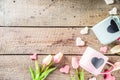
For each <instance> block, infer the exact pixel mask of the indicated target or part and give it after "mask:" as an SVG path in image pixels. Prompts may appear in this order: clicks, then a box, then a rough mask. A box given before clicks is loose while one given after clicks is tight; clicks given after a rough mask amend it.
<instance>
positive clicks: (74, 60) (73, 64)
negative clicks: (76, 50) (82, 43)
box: [72, 57, 79, 69]
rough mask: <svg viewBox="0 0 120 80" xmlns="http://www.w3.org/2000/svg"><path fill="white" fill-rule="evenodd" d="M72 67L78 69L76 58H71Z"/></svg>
mask: <svg viewBox="0 0 120 80" xmlns="http://www.w3.org/2000/svg"><path fill="white" fill-rule="evenodd" d="M72 67H73V68H74V69H77V68H78V67H79V59H78V58H77V57H72Z"/></svg>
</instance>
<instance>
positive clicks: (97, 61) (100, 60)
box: [91, 57, 104, 69]
mask: <svg viewBox="0 0 120 80" xmlns="http://www.w3.org/2000/svg"><path fill="white" fill-rule="evenodd" d="M91 62H92V64H93V66H94V67H95V68H96V69H98V68H99V67H100V66H102V64H103V63H104V59H103V58H97V57H93V58H92V60H91Z"/></svg>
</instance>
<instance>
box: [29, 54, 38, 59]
mask: <svg viewBox="0 0 120 80" xmlns="http://www.w3.org/2000/svg"><path fill="white" fill-rule="evenodd" d="M30 58H31V59H32V60H37V59H38V56H37V53H34V54H33V55H32V56H30Z"/></svg>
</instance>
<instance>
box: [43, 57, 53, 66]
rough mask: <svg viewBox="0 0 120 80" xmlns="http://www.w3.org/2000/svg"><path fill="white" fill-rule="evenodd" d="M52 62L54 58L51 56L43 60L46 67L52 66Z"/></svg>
mask: <svg viewBox="0 0 120 80" xmlns="http://www.w3.org/2000/svg"><path fill="white" fill-rule="evenodd" d="M51 61H52V56H51V55H48V56H46V57H45V58H44V59H43V62H42V63H43V64H44V65H49V64H50V62H51Z"/></svg>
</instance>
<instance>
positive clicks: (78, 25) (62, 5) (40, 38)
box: [0, 0, 120, 80]
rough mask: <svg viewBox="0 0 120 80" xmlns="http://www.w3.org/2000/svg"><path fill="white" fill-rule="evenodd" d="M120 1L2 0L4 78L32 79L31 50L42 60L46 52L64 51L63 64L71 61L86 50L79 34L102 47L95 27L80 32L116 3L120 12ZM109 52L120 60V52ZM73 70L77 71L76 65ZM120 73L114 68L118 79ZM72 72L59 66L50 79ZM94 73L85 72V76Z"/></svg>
mask: <svg viewBox="0 0 120 80" xmlns="http://www.w3.org/2000/svg"><path fill="white" fill-rule="evenodd" d="M119 4H120V0H116V2H115V4H112V5H109V6H108V5H106V4H105V2H104V0H0V26H2V27H0V80H31V76H30V73H29V70H28V67H29V66H30V65H32V66H33V67H34V63H33V62H32V61H31V60H30V58H29V56H30V55H29V54H32V53H34V52H37V53H38V54H39V61H40V63H41V60H42V59H43V58H44V57H45V55H47V54H56V53H58V52H59V51H61V52H63V53H64V54H65V56H66V58H64V60H63V64H64V63H65V64H69V65H70V61H71V57H72V56H78V57H81V56H82V53H83V52H84V50H85V47H76V46H75V39H76V37H81V38H82V39H83V40H85V41H86V43H87V44H86V47H87V46H91V47H93V48H94V49H96V50H99V48H100V47H101V46H103V45H102V44H100V42H99V41H98V40H97V38H96V37H95V35H94V34H93V32H92V31H91V30H90V31H89V34H88V35H80V33H79V32H80V30H81V29H82V28H83V27H85V26H89V28H91V26H93V25H95V24H96V23H98V22H99V21H101V20H103V19H104V18H106V17H108V16H109V14H108V11H109V10H111V9H112V8H113V7H117V8H118V16H119V15H120V14H119V13H120V5H119ZM7 26H9V27H7ZM11 26H14V27H11ZM17 26H19V27H17ZM16 27H17V28H16ZM25 27H26V28H25ZM38 27H42V28H38ZM45 27H48V28H45ZM52 27H54V28H52ZM55 27H56V28H55ZM58 27H59V28H58ZM118 44H119V43H118ZM109 47H110V46H109ZM106 54H109V55H108V57H109V58H110V62H112V63H114V62H116V61H120V56H117V55H110V52H109V51H108V53H106ZM61 66H62V64H61ZM59 67H60V66H59ZM71 73H75V72H74V70H73V69H71ZM119 74H120V70H119V71H115V72H113V75H114V76H115V77H116V80H120V76H119ZM69 75H70V74H62V73H60V72H59V69H57V70H56V71H55V72H54V73H52V74H51V75H50V76H49V77H48V78H47V80H56V79H58V80H70V76H69ZM92 76H93V75H91V74H90V73H88V72H85V80H88V78H90V77H92ZM97 80H103V76H102V75H99V76H97Z"/></svg>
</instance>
